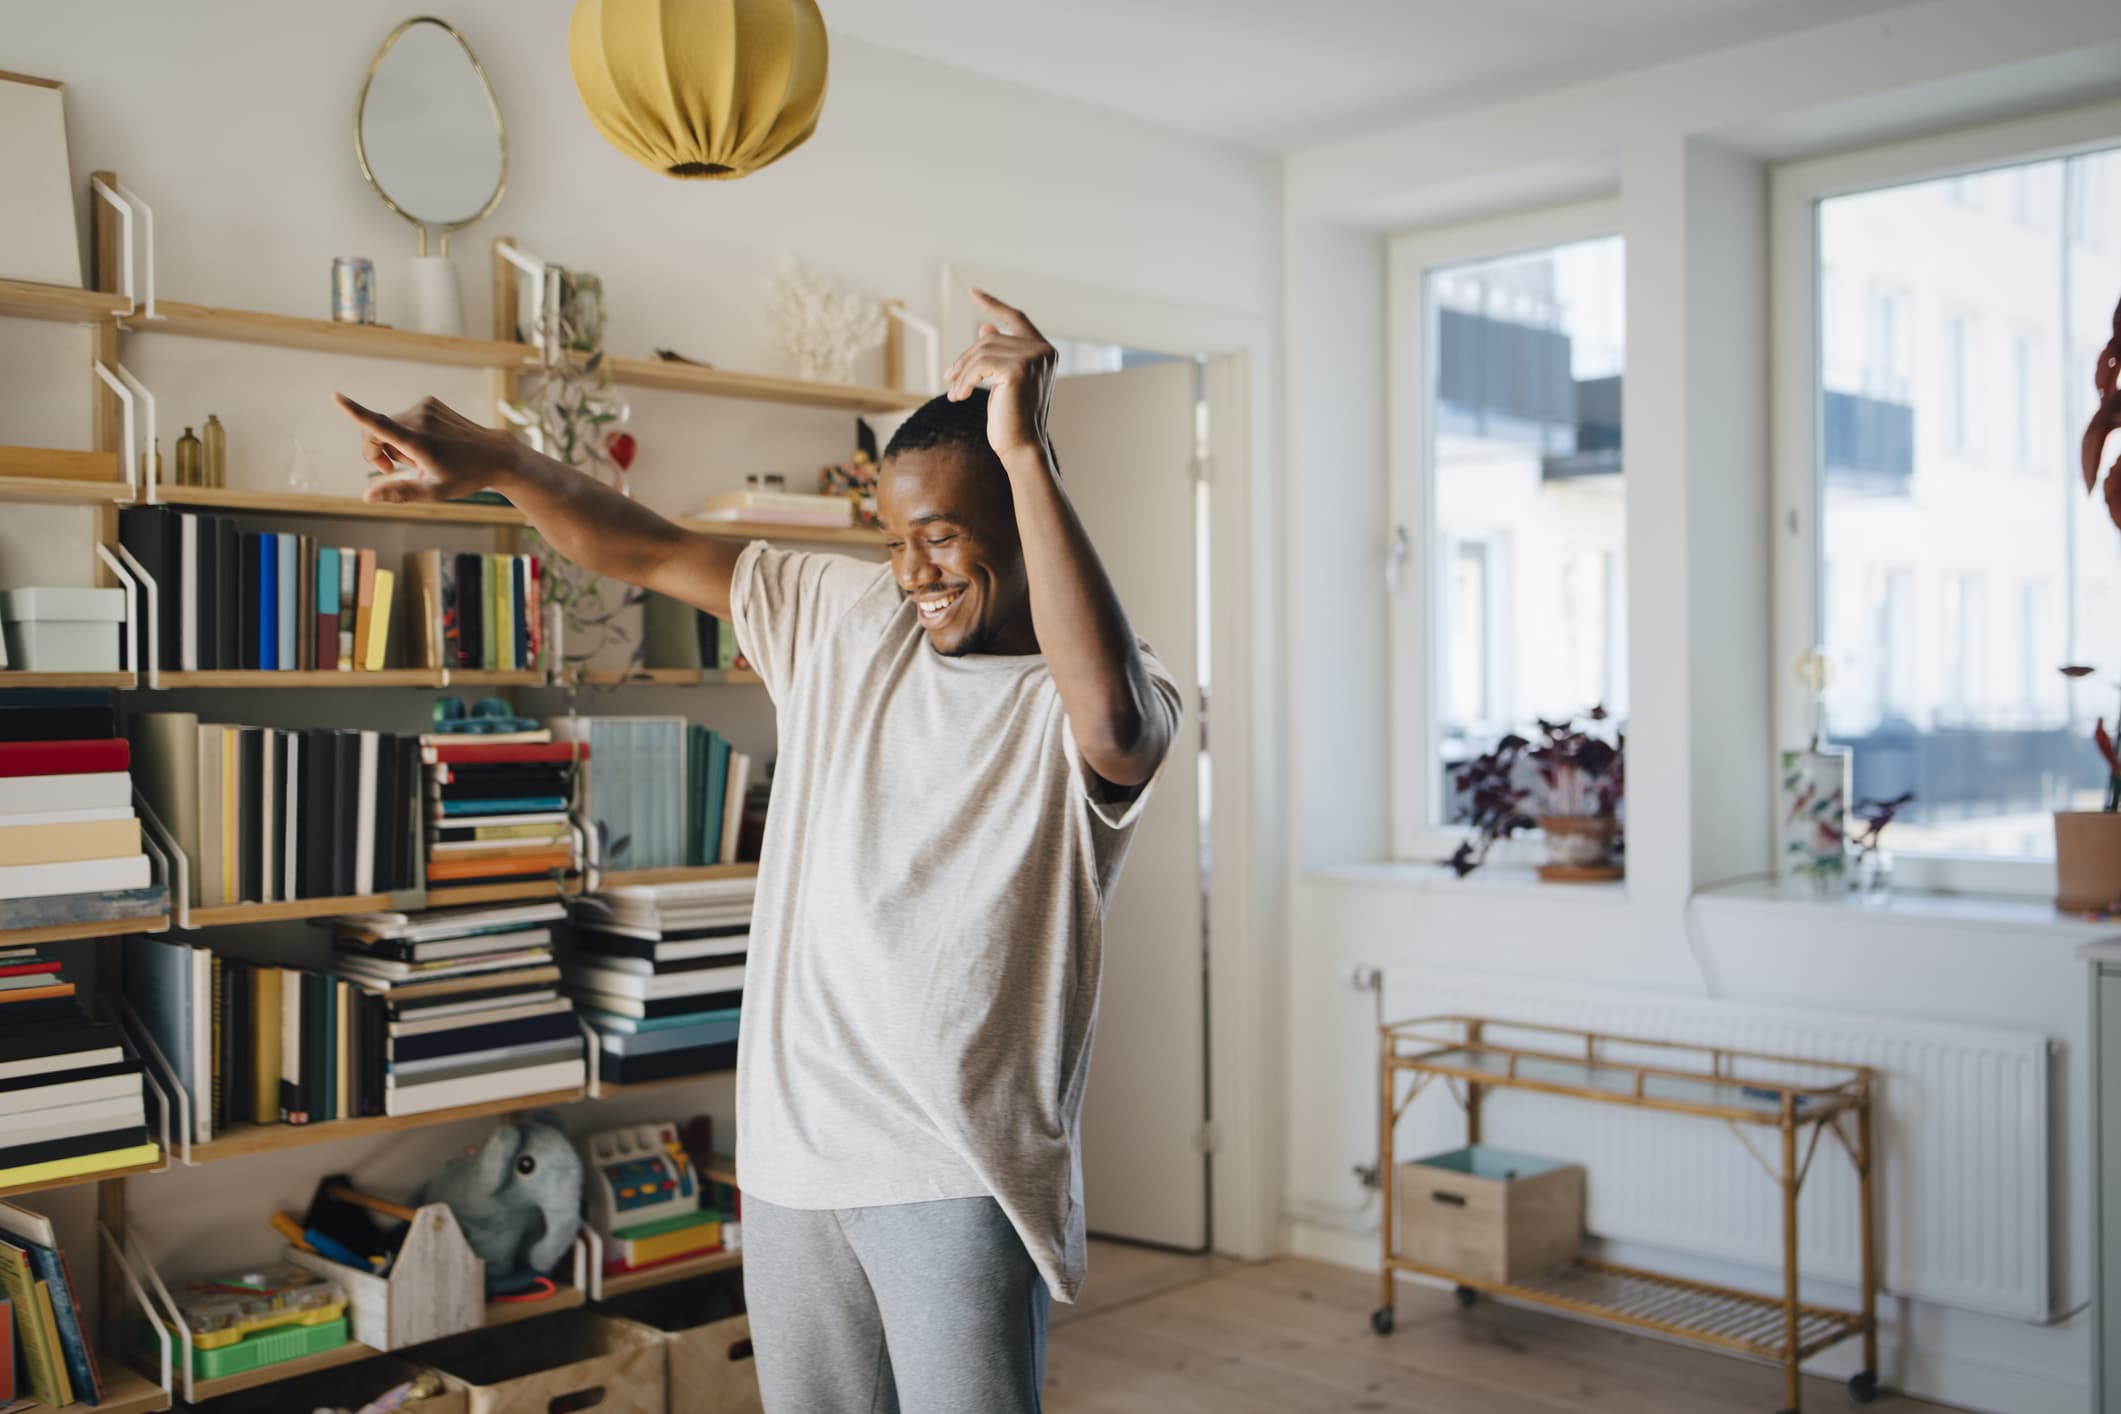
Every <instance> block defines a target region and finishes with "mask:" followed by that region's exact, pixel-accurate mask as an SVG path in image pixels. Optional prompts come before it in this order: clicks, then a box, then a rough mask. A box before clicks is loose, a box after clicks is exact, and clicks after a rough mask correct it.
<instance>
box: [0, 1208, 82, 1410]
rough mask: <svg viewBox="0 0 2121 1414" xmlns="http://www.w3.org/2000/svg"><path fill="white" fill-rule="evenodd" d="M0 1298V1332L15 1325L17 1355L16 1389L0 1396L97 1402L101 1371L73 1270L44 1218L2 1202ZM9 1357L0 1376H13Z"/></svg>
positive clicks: (54, 1404) (2, 1360)
mask: <svg viewBox="0 0 2121 1414" xmlns="http://www.w3.org/2000/svg"><path fill="white" fill-rule="evenodd" d="M0 1294H4V1295H5V1297H6V1299H5V1300H0V1313H5V1315H6V1316H8V1317H9V1318H10V1319H8V1320H5V1321H0V1327H4V1326H6V1325H8V1324H12V1325H13V1326H14V1332H13V1339H12V1342H11V1344H12V1345H18V1346H20V1347H21V1350H22V1379H21V1381H20V1383H19V1386H18V1387H17V1388H14V1389H8V1390H0V1398H5V1397H7V1396H8V1395H9V1394H13V1393H18V1392H19V1393H26V1394H28V1395H30V1396H31V1397H32V1398H34V1399H36V1400H39V1401H41V1402H42V1403H44V1404H46V1405H48V1406H50V1407H51V1408H53V1409H62V1408H64V1407H65V1406H67V1405H69V1404H73V1403H76V1402H79V1403H81V1404H84V1405H88V1404H100V1403H102V1401H103V1372H102V1369H101V1368H100V1367H99V1366H98V1365H97V1363H96V1351H95V1347H94V1346H93V1345H91V1344H90V1343H89V1338H88V1324H89V1323H88V1321H87V1320H86V1319H85V1318H84V1317H83V1316H82V1314H81V1301H80V1295H79V1288H78V1287H77V1286H76V1285H75V1283H74V1272H73V1264H72V1263H70V1262H69V1261H67V1259H66V1253H65V1252H64V1251H62V1250H61V1249H60V1247H59V1237H58V1234H57V1233H56V1232H55V1231H54V1230H53V1228H52V1224H51V1220H50V1219H49V1218H46V1217H44V1216H42V1215H41V1214H38V1213H33V1212H31V1211H29V1209H27V1208H18V1207H15V1206H14V1205H13V1204H11V1203H0ZM12 1355H13V1351H12V1349H10V1350H9V1351H6V1352H4V1353H0V1371H7V1372H9V1373H12V1369H13V1361H12V1358H11V1357H12ZM9 1383H10V1384H13V1383H14V1382H13V1381H10V1382H9ZM10 1407H12V1406H10ZM32 1407H34V1406H32Z"/></svg>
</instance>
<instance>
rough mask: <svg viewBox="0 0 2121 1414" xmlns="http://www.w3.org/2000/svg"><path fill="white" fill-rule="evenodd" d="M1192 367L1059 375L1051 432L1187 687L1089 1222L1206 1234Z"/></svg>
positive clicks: (1091, 1107) (1142, 831) (1111, 971)
mask: <svg viewBox="0 0 2121 1414" xmlns="http://www.w3.org/2000/svg"><path fill="white" fill-rule="evenodd" d="M1195 377H1196V370H1195V367H1194V365H1193V363H1192V362H1191V361H1178V362H1172V363H1160V364H1153V365H1150V366H1147V367H1142V368H1134V369H1129V370H1127V371H1126V372H1123V373H1100V374H1092V375H1089V376H1085V377H1074V378H1063V379H1060V380H1059V381H1058V382H1057V383H1056V384H1055V385H1054V389H1053V407H1052V413H1051V417H1050V420H1049V425H1050V427H1051V429H1052V434H1053V445H1054V449H1055V451H1056V453H1057V455H1058V456H1059V459H1060V466H1061V479H1062V481H1063V482H1064V483H1065V485H1066V486H1067V490H1068V496H1069V499H1070V500H1072V501H1073V502H1074V504H1075V508H1076V511H1077V513H1078V514H1080V515H1081V516H1082V518H1083V523H1084V524H1085V526H1087V527H1088V529H1089V532H1090V538H1091V540H1092V541H1093V542H1094V543H1095V544H1096V546H1097V553H1098V555H1099V556H1100V557H1101V558H1102V559H1103V560H1104V563H1105V569H1106V571H1107V572H1108V573H1109V574H1110V575H1111V576H1112V582H1113V585H1114V587H1115V588H1117V590H1118V591H1119V598H1120V602H1121V603H1122V604H1123V605H1125V606H1126V610H1127V617H1128V620H1129V621H1130V622H1131V623H1132V624H1133V625H1134V631H1135V633H1137V634H1138V635H1140V636H1141V637H1142V638H1144V639H1146V640H1148V643H1149V646H1150V647H1151V648H1153V649H1154V650H1155V651H1156V656H1157V657H1158V658H1159V659H1161V660H1162V661H1163V663H1164V665H1165V666H1166V667H1168V668H1169V669H1170V670H1171V675H1172V677H1173V678H1175V679H1176V680H1177V682H1178V686H1179V693H1180V696H1181V698H1182V699H1183V701H1184V702H1185V705H1186V717H1185V721H1184V722H1183V723H1182V724H1181V726H1180V728H1179V735H1178V739H1177V740H1176V741H1175V742H1173V744H1172V748H1171V754H1170V757H1169V758H1168V759H1167V760H1166V761H1165V763H1164V769H1163V775H1162V777H1161V778H1160V779H1159V780H1158V782H1157V785H1156V795H1155V798H1154V799H1152V800H1151V801H1150V802H1149V806H1148V808H1147V809H1146V810H1145V811H1144V812H1143V815H1142V818H1141V821H1140V823H1139V825H1138V826H1137V827H1136V829H1135V834H1134V843H1133V846H1132V848H1131V849H1130V851H1129V853H1128V856H1127V864H1126V868H1125V869H1124V870H1123V871H1122V873H1121V874H1120V880H1119V888H1118V890H1117V891H1116V892H1115V894H1114V896H1113V900H1112V911H1111V914H1110V916H1109V917H1108V918H1107V919H1106V922H1105V969H1104V992H1103V997H1102V1000H1101V1001H1100V1002H1099V1007H1098V1020H1097V1040H1096V1043H1095V1049H1094V1050H1093V1052H1092V1054H1091V1064H1090V1087H1089V1090H1088V1092H1087V1094H1086V1095H1085V1097H1084V1101H1083V1187H1084V1198H1083V1201H1084V1208H1085V1217H1086V1218H1087V1220H1088V1225H1089V1228H1090V1231H1091V1232H1093V1233H1096V1234H1098V1235H1099V1236H1104V1237H1117V1238H1124V1239H1127V1240H1130V1241H1135V1242H1153V1243H1157V1244H1160V1245H1164V1246H1170V1247H1180V1248H1185V1249H1188V1250H1198V1249H1200V1248H1204V1247H1205V1246H1207V1241H1208V1160H1207V1157H1206V1156H1205V1155H1204V1154H1202V1153H1201V1151H1200V1150H1199V1148H1198V1147H1197V1146H1196V1136H1197V1135H1198V1134H1199V1132H1200V1128H1201V1125H1202V1122H1203V1121H1204V1119H1205V1117H1206V1067H1207V1052H1206V1026H1207V1021H1206V1015H1205V1000H1204V986H1203V981H1204V979H1203V975H1202V959H1203V956H1204V950H1203V937H1202V931H1201V906H1202V905H1201V883H1202V879H1201V837H1200V764H1201V763H1200V753H1199V743H1200V724H1199V721H1198V706H1199V702H1198V699H1199V695H1200V693H1199V683H1200V671H1199V651H1198V646H1197V641H1196V640H1197V637H1198V631H1197V624H1198V622H1199V619H1198V608H1199V606H1198V602H1197V601H1198V576H1197V574H1196V569H1197V558H1196V557H1197V545H1196V538H1195V518H1194V517H1195V511H1194V506H1195V500H1194V498H1195V486H1194V480H1193V450H1194V404H1195V401H1196V392H1195Z"/></svg>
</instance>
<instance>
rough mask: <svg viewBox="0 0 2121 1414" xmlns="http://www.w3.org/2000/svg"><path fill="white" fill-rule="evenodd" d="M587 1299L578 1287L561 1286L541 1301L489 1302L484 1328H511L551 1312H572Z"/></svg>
mask: <svg viewBox="0 0 2121 1414" xmlns="http://www.w3.org/2000/svg"><path fill="white" fill-rule="evenodd" d="M588 1299H589V1298H588V1297H587V1295H585V1294H584V1293H583V1291H582V1289H581V1288H580V1287H578V1286H563V1287H560V1288H559V1289H558V1290H556V1291H554V1292H553V1293H552V1295H550V1296H548V1297H546V1298H545V1299H544V1300H543V1301H489V1302H487V1303H486V1328H487V1329H488V1330H492V1329H493V1328H494V1327H495V1326H512V1325H514V1324H515V1323H516V1322H517V1321H528V1320H531V1319H534V1318H535V1317H538V1316H542V1315H545V1314H546V1313H547V1312H551V1311H572V1310H574V1309H575V1308H576V1307H577V1306H580V1305H581V1304H582V1303H583V1302H585V1301H587V1300H588Z"/></svg>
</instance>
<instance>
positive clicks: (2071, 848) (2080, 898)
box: [2055, 810, 2121, 913]
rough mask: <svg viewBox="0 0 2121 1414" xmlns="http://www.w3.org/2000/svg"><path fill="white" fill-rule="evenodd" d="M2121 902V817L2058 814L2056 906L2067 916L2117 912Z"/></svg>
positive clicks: (2071, 812) (2107, 812)
mask: <svg viewBox="0 0 2121 1414" xmlns="http://www.w3.org/2000/svg"><path fill="white" fill-rule="evenodd" d="M2117 902H2121V814H2117V813H2115V812H2113V811H2110V810H2057V811H2056V812H2055V907H2057V908H2059V909H2061V910H2062V911H2063V912H2065V913H2114V912H2121V908H2117V907H2116V904H2117Z"/></svg>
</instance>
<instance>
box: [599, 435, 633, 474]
mask: <svg viewBox="0 0 2121 1414" xmlns="http://www.w3.org/2000/svg"><path fill="white" fill-rule="evenodd" d="M604 450H605V451H607V452H610V453H611V459H612V460H613V461H615V462H617V463H618V464H619V470H620V471H624V470H626V469H627V468H628V467H630V466H632V465H633V454H634V451H635V450H636V444H635V442H634V440H633V434H632V433H631V432H614V433H612V434H611V435H610V436H609V437H607V438H605V439H604Z"/></svg>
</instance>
